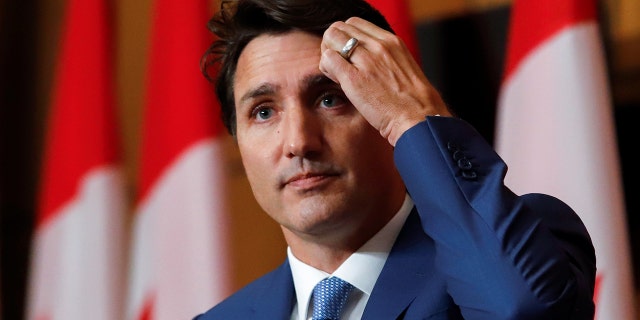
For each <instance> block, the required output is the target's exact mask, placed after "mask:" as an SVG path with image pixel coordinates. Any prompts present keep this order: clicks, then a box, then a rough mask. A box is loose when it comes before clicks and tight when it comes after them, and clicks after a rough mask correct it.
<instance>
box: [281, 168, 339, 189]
mask: <svg viewBox="0 0 640 320" xmlns="http://www.w3.org/2000/svg"><path fill="white" fill-rule="evenodd" d="M337 176H338V174H336V173H330V172H307V173H301V174H296V175H293V176H291V177H290V178H289V179H287V180H286V181H285V182H284V183H283V185H282V187H283V188H286V187H289V188H293V189H296V190H301V191H307V190H312V189H317V188H320V187H322V186H324V185H326V184H328V183H329V182H330V181H331V180H333V179H335V178H336V177H337Z"/></svg>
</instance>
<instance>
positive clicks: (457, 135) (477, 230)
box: [395, 117, 595, 319]
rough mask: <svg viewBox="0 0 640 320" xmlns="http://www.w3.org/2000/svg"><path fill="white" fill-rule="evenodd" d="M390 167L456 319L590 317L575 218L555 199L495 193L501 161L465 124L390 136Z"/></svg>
mask: <svg viewBox="0 0 640 320" xmlns="http://www.w3.org/2000/svg"><path fill="white" fill-rule="evenodd" d="M541 156H544V155H541ZM395 161H396V166H397V167H398V170H399V172H400V174H401V175H402V177H403V180H404V181H405V184H406V186H407V190H408V192H409V194H410V195H411V197H412V199H413V200H414V202H415V204H416V206H417V208H418V212H419V213H420V217H421V220H422V227H423V229H424V231H425V232H426V233H427V234H429V235H430V236H431V237H432V238H433V239H434V241H435V243H436V267H437V268H438V269H439V272H441V273H442V274H444V275H445V277H446V279H447V290H448V292H449V294H450V296H451V297H452V299H453V300H454V301H455V303H456V304H457V305H459V306H460V309H461V312H462V314H463V316H464V317H465V319H593V315H594V304H593V300H592V297H593V288H594V282H595V253H594V249H593V245H592V243H591V239H590V237H589V235H588V233H587V231H586V229H585V227H584V225H583V223H582V221H581V220H580V219H579V218H578V216H577V215H576V214H575V213H574V212H573V210H572V209H571V208H569V207H568V206H567V205H566V204H564V203H563V202H562V201H560V200H558V199H556V198H553V197H551V196H548V195H542V194H529V195H524V196H517V195H515V194H514V193H513V192H511V191H510V190H509V189H508V188H507V187H505V185H504V182H503V179H504V175H505V173H506V170H507V167H506V165H505V163H504V162H503V161H502V159H500V157H499V156H498V155H497V154H496V153H495V151H494V150H493V148H492V147H491V146H490V145H489V144H488V143H487V142H486V141H485V140H484V138H482V136H481V135H480V134H478V133H477V132H476V131H475V130H474V129H473V127H471V126H470V125H469V124H467V123H466V122H464V121H463V120H460V119H456V118H449V117H427V119H426V121H423V122H422V123H420V124H418V125H416V126H415V127H413V128H411V129H409V130H408V131H407V132H405V133H404V134H403V135H402V137H401V138H400V139H399V140H398V142H397V143H396V149H395Z"/></svg>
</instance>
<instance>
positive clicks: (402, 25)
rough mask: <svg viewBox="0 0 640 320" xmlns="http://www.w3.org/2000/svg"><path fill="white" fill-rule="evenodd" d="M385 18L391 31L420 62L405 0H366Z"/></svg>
mask: <svg viewBox="0 0 640 320" xmlns="http://www.w3.org/2000/svg"><path fill="white" fill-rule="evenodd" d="M367 2H369V4H371V5H372V6H373V7H374V8H376V9H378V11H380V13H382V15H383V16H384V17H385V18H386V19H387V21H388V22H389V24H390V25H391V28H393V31H394V32H395V33H396V34H397V35H398V36H399V37H400V39H402V41H404V43H405V44H406V46H407V48H408V49H409V51H411V53H412V54H413V57H414V58H415V59H416V61H418V62H420V55H419V50H418V42H417V39H416V29H415V26H414V24H413V18H412V17H411V14H410V12H409V4H408V3H407V1H405V0H394V1H389V0H367Z"/></svg>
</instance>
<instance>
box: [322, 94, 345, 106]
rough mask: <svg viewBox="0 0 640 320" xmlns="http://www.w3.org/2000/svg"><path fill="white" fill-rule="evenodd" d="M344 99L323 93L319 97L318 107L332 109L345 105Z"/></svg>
mask: <svg viewBox="0 0 640 320" xmlns="http://www.w3.org/2000/svg"><path fill="white" fill-rule="evenodd" d="M345 101H346V99H345V98H344V97H343V96H341V95H338V94H335V93H325V94H324V95H322V96H321V97H320V106H321V107H325V108H334V107H337V106H341V105H343V104H344V103H345Z"/></svg>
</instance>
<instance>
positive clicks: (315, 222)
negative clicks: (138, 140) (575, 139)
mask: <svg viewBox="0 0 640 320" xmlns="http://www.w3.org/2000/svg"><path fill="white" fill-rule="evenodd" d="M209 26H210V28H211V30H212V31H213V32H214V33H216V35H217V36H218V37H219V40H218V41H217V42H215V43H214V44H213V46H212V47H211V49H210V50H209V52H208V55H207V59H205V61H206V63H205V68H206V66H208V65H211V64H214V63H216V62H220V68H219V69H218V70H217V71H218V75H219V78H218V79H217V83H216V85H217V86H216V89H217V94H218V97H219V99H220V101H221V105H222V109H223V121H224V123H225V125H226V126H227V128H228V129H229V131H230V133H231V134H233V135H234V136H235V137H236V139H237V143H238V147H239V150H240V153H241V156H242V160H243V164H244V167H245V170H246V173H247V177H248V179H249V182H250V184H251V187H252V190H253V193H254V195H255V197H256V199H257V201H258V203H259V204H260V205H261V206H262V208H263V209H264V210H265V211H266V212H267V213H268V214H269V215H270V216H271V217H272V218H273V219H274V220H275V221H276V222H278V223H279V224H280V225H281V226H282V232H283V234H284V237H285V240H286V242H287V244H288V250H287V254H288V256H287V257H288V258H287V260H286V261H284V263H283V264H282V265H281V266H280V267H279V268H277V269H276V270H274V271H272V272H271V273H269V274H267V275H265V276H263V277H261V278H260V279H258V280H256V281H254V282H253V283H251V284H249V285H248V286H246V287H245V288H243V289H241V290H240V291H239V292H237V293H235V294H234V295H232V296H231V297H229V298H228V299H227V300H225V301H223V302H222V303H220V304H219V305H217V306H215V307H213V308H212V309H211V310H209V311H207V312H206V313H204V314H202V315H200V316H198V317H197V319H200V320H209V319H335V318H338V317H339V318H340V319H492V320H495V319H592V318H593V314H594V305H593V302H592V295H593V286H594V279H595V256H594V251H593V246H592V244H591V240H590V238H589V236H588V234H587V231H586V230H585V228H584V226H583V224H582V222H581V221H580V219H579V218H578V217H577V216H576V214H575V213H574V212H573V211H572V210H571V209H570V208H569V207H568V206H566V205H565V204H564V203H562V202H561V201H560V200H557V199H555V198H552V197H550V196H547V195H540V194H530V195H524V196H517V195H515V194H513V193H512V192H511V191H509V190H508V189H507V188H506V187H505V186H504V185H503V177H504V174H505V172H506V166H505V164H504V163H503V162H502V160H501V159H500V158H499V157H498V156H497V155H496V153H495V152H494V151H493V150H492V149H491V147H490V145H489V144H487V143H486V141H484V140H483V139H482V137H481V136H480V135H479V134H478V133H477V132H476V131H475V130H474V129H473V128H471V127H470V126H469V125H468V124H467V123H466V122H464V121H463V120H460V119H457V118H455V117H453V116H452V113H451V112H450V111H449V110H448V109H447V107H446V106H445V104H444V103H443V101H442V99H441V98H440V96H439V95H438V93H437V92H436V91H435V89H434V88H433V87H432V86H431V85H430V84H429V82H428V80H427V79H426V78H425V76H424V74H423V72H422V70H421V69H420V67H419V66H418V65H417V63H416V62H415V61H414V60H413V59H412V58H411V55H410V53H409V52H408V50H407V49H406V47H405V46H404V44H403V43H402V41H400V40H399V38H398V37H396V36H395V35H394V34H393V33H392V32H391V28H390V27H389V25H388V24H387V22H386V21H385V20H384V18H383V17H382V16H381V15H380V14H379V13H378V12H377V11H376V10H374V9H373V8H371V7H370V6H369V5H368V4H367V3H366V2H365V1H363V0H239V1H223V5H222V9H221V11H220V12H219V13H218V14H217V15H216V16H215V17H214V18H213V19H212V20H211V21H210V24H209ZM352 38H353V39H352ZM541 156H543V155H541ZM324 279H329V280H324ZM338 279H342V280H338ZM327 282H330V283H331V286H330V287H333V288H335V287H338V288H339V291H342V292H343V293H344V295H343V296H342V297H341V298H340V300H339V302H335V303H334V305H333V306H334V307H336V308H334V309H335V310H332V312H335V313H336V314H335V315H333V316H328V317H318V316H317V314H319V313H321V312H323V311H324V310H325V309H324V307H321V306H319V305H317V304H316V303H318V304H319V303H321V302H320V298H321V296H323V295H325V293H326V292H328V291H327V290H331V289H326V288H325V289H314V287H315V286H316V284H319V286H320V285H323V284H324V283H327ZM323 290H324V291H323ZM327 295H328V294H327Z"/></svg>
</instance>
